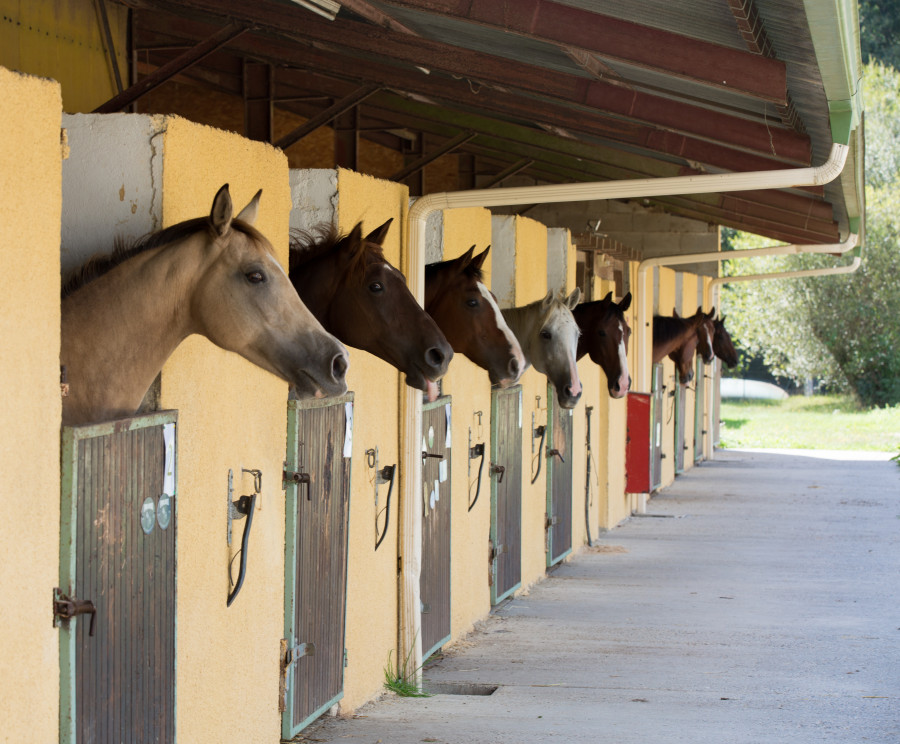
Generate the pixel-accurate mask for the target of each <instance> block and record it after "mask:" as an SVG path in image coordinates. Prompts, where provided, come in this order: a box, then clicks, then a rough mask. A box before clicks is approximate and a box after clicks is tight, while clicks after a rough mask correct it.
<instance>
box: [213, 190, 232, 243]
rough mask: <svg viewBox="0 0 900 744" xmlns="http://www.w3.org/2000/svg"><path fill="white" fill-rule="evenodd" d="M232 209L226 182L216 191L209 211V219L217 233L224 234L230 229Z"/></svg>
mask: <svg viewBox="0 0 900 744" xmlns="http://www.w3.org/2000/svg"><path fill="white" fill-rule="evenodd" d="M233 211H234V207H233V206H232V204H231V194H230V193H229V192H228V184H227V183H226V184H225V185H224V186H223V187H222V188H220V189H219V190H218V191H217V192H216V196H215V198H214V199H213V203H212V209H211V210H210V211H209V221H210V222H211V223H212V226H213V228H214V229H215V231H216V233H217V234H218V235H220V236H221V235H224V234H225V233H227V232H228V231H229V230H230V229H231V214H232V212H233Z"/></svg>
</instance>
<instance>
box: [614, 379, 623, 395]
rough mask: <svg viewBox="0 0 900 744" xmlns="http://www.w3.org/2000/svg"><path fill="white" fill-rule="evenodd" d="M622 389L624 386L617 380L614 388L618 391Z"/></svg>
mask: <svg viewBox="0 0 900 744" xmlns="http://www.w3.org/2000/svg"><path fill="white" fill-rule="evenodd" d="M621 389H622V386H621V385H619V381H618V380H616V384H615V385H613V390H615V391H616V392H617V393H618V392H619V391H620V390H621Z"/></svg>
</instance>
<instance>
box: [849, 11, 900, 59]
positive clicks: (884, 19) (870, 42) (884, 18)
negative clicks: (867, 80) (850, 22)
mask: <svg viewBox="0 0 900 744" xmlns="http://www.w3.org/2000/svg"><path fill="white" fill-rule="evenodd" d="M898 39H900V0H860V2H859V43H860V47H861V51H862V59H863V62H866V63H869V62H874V61H880V62H883V63H884V64H888V65H892V66H893V67H896V68H897V69H900V44H898Z"/></svg>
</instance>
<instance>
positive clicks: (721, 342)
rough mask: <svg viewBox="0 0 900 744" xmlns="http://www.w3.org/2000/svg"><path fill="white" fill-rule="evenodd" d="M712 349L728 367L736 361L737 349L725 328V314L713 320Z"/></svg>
mask: <svg viewBox="0 0 900 744" xmlns="http://www.w3.org/2000/svg"><path fill="white" fill-rule="evenodd" d="M713 329H714V330H713V351H714V352H715V355H716V356H717V357H719V359H721V360H722V361H723V362H725V364H727V365H728V367H734V366H735V365H737V363H738V353H737V349H735V348H734V344H733V343H732V341H731V334H729V333H728V331H727V330H726V329H725V316H724V315H723V316H722V317H721V318H719V319H718V320H714V321H713Z"/></svg>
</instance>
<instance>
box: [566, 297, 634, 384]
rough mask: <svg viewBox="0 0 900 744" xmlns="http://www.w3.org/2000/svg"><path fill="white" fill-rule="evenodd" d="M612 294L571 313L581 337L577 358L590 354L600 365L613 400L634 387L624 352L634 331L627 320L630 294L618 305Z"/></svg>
mask: <svg viewBox="0 0 900 744" xmlns="http://www.w3.org/2000/svg"><path fill="white" fill-rule="evenodd" d="M612 296H613V293H612V292H610V293H609V294H607V295H606V297H604V298H603V299H602V300H595V301H593V302H582V303H581V304H580V305H576V306H575V309H574V310H572V315H574V316H575V321H576V322H577V323H578V328H579V329H580V330H581V336H580V337H579V338H578V352H577V354H576V356H575V358H576V359H581V357H583V356H584V355H585V354H589V355H590V357H591V361H592V362H594V363H595V364H599V365H600V366H601V367H602V368H603V371H604V372H605V373H606V380H607V388H608V390H609V395H610V397H612V398H621V397H623V396H624V395H625V394H626V393H627V392H628V389H629V388H630V387H631V376H630V375H629V374H628V359H627V358H626V356H625V350H626V349H627V348H628V339H629V337H630V336H631V328H630V327H629V326H628V321H627V320H625V311H626V310H627V309H628V308H629V306H630V305H631V292H629V293H628V294H626V295H625V296H624V297H623V298H622V301H621V302H620V303H618V304H616V303H615V302H614V301H613V298H612Z"/></svg>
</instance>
